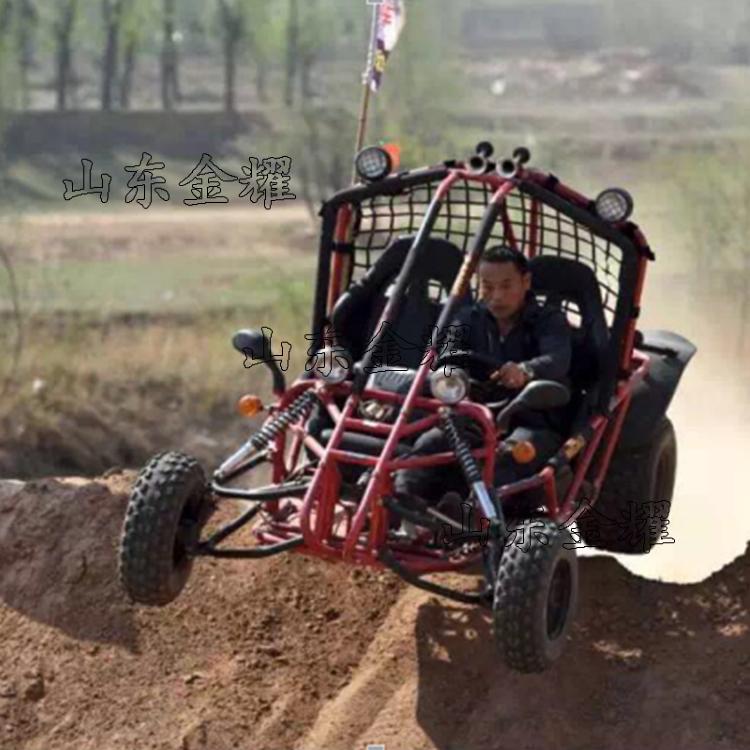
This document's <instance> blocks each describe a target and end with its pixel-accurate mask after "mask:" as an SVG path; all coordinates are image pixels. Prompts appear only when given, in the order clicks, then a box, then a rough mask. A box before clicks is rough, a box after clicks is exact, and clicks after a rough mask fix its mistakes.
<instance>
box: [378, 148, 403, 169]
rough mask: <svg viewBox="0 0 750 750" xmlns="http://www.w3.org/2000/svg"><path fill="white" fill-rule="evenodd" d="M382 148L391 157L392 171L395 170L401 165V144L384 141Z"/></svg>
mask: <svg viewBox="0 0 750 750" xmlns="http://www.w3.org/2000/svg"><path fill="white" fill-rule="evenodd" d="M380 148H382V149H383V151H385V152H386V153H387V154H388V156H390V157H391V172H395V171H397V170H398V168H399V167H400V166H401V146H399V145H398V144H397V143H383V144H382V145H381V146H380Z"/></svg>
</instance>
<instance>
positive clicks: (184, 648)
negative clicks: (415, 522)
mask: <svg viewBox="0 0 750 750" xmlns="http://www.w3.org/2000/svg"><path fill="white" fill-rule="evenodd" d="M132 480H133V474H132V473H112V474H110V475H109V476H106V477H104V478H102V479H101V480H98V481H96V482H83V481H81V482H76V481H73V480H66V481H59V480H43V481H37V482H31V483H27V484H26V485H23V484H20V483H18V484H14V483H0V633H2V639H0V747H2V748H3V750H21V749H22V748H23V749H24V750H26V749H28V750H56V749H58V748H60V749H62V748H65V750H68V749H71V750H110V749H111V750H130V749H131V748H138V750H145V749H146V748H158V749H159V750H162V749H163V750H167V749H172V748H174V749H175V750H178V749H179V750H182V749H183V748H184V749H187V750H196V749H199V748H200V749H202V750H223V749H224V748H234V747H237V748H243V749H244V748H248V750H249V749H250V748H253V749H255V748H259V749H261V750H266V749H269V750H273V749H276V748H278V750H318V749H320V750H322V748H326V749H327V750H338V749H339V748H341V749H342V750H343V749H344V748H346V749H347V750H349V749H351V748H364V746H365V745H366V744H367V743H384V744H385V745H386V747H387V748H388V747H390V748H414V749H415V750H416V749H417V748H441V749H442V748H445V749H446V750H447V749H448V748H458V747H461V748H468V749H469V750H471V749H472V748H477V749H478V748H482V749H483V750H484V749H485V748H514V750H518V749H521V748H542V749H543V748H548V747H549V748H552V747H554V748H559V747H570V748H573V747H574V748H576V749H577V750H578V749H585V748H592V750H593V748H597V750H601V749H602V748H605V749H606V748H613V749H614V748H618V749H619V748H628V749H629V748H632V747H643V748H652V747H653V748H655V747H657V746H667V747H679V748H686V749H689V748H695V749H696V750H699V749H700V750H705V749H706V748H709V747H711V748H727V749H730V748H731V749H732V750H734V749H735V748H736V749H739V748H740V747H742V746H743V743H744V742H745V740H742V739H741V738H742V737H745V738H746V737H747V732H746V727H745V726H744V723H743V722H744V716H743V710H742V709H743V707H746V706H747V705H748V704H749V703H750V677H748V673H749V672H750V670H748V667H750V634H749V632H748V630H749V626H750V619H749V618H748V609H749V608H750V606H749V605H750V591H749V590H748V585H749V581H750V552H748V553H746V554H745V555H744V556H743V557H741V558H739V559H738V560H736V561H735V562H733V563H732V564H731V565H729V566H727V567H725V568H724V569H723V570H721V571H720V572H719V573H717V574H715V575H714V576H712V577H711V578H710V579H708V580H707V581H704V582H703V583H701V584H697V585H690V586H678V585H668V584H662V583H658V582H653V581H646V580H644V579H640V578H638V577H636V576H633V575H632V574H630V573H628V572H627V571H626V570H625V569H623V568H622V567H621V566H620V565H619V564H618V563H617V562H616V561H615V560H613V559H608V558H600V557H596V558H586V559H583V560H582V561H581V564H582V565H581V567H582V570H581V574H582V592H581V594H582V596H581V601H582V603H581V609H580V612H579V616H578V618H577V621H576V624H575V627H574V630H573V634H572V637H571V642H570V644H569V648H568V651H567V653H566V655H565V657H564V658H563V660H562V661H561V662H560V663H559V664H558V665H556V666H555V667H554V668H553V669H552V670H551V671H550V672H548V673H546V674H544V675H535V676H523V677H522V676H520V675H515V674H513V673H511V672H509V671H508V670H507V669H505V668H504V667H503V666H502V665H501V664H500V663H499V662H498V659H497V658H496V656H495V653H494V647H493V643H492V639H491V627H490V622H489V618H488V616H487V614H486V613H484V612H481V611H478V610H475V609H472V608H468V607H464V606H461V605H456V604H452V603H449V602H446V601H444V600H438V599H437V598H435V597H432V596H430V595H427V594H425V593H423V592H420V591H417V590H415V589H411V588H408V587H405V586H403V585H402V584H400V583H399V582H398V581H397V580H396V579H395V578H393V577H392V576H391V575H390V574H385V573H376V572H373V571H367V570H360V569H353V568H348V567H344V566H340V565H330V564H326V563H322V562H318V561H316V560H311V559H308V558H303V557H301V556H295V555H291V554H290V555H286V556H281V557H276V558H271V559H268V560H262V561H257V562H242V561H222V562H215V561H210V560H206V561H200V563H199V564H198V565H197V566H196V570H195V573H194V575H193V579H192V580H191V582H190V584H189V585H188V589H187V590H186V592H185V593H184V594H183V596H182V597H181V598H180V599H178V601H177V602H175V603H174V604H172V605H170V606H169V607H167V608H164V609H147V608H141V607H135V606H133V605H131V604H130V603H129V602H128V601H127V600H126V599H125V598H124V596H123V594H122V593H121V592H120V590H119V588H118V586H117V583H116V563H115V550H116V544H117V537H118V534H119V529H120V524H121V521H122V516H123V513H124V509H125V503H126V497H127V492H128V490H129V487H130V484H131V482H132ZM462 581H463V585H467V582H466V579H465V578H460V577H455V580H454V581H453V583H454V584H457V583H459V584H460V583H461V582H462Z"/></svg>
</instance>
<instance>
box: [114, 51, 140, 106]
mask: <svg viewBox="0 0 750 750" xmlns="http://www.w3.org/2000/svg"><path fill="white" fill-rule="evenodd" d="M137 50H138V42H137V41H136V39H135V38H131V39H128V41H127V42H126V43H125V53H124V55H123V70H122V77H121V78H120V96H119V99H120V109H129V108H130V95H131V93H132V91H133V75H134V73H135V56H136V52H137Z"/></svg>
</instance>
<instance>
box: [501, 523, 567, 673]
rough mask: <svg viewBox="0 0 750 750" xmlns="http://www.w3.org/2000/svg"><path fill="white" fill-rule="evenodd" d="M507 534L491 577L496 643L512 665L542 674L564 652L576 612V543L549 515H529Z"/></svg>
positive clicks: (522, 670) (525, 670)
mask: <svg viewBox="0 0 750 750" xmlns="http://www.w3.org/2000/svg"><path fill="white" fill-rule="evenodd" d="M509 532H510V536H509V537H508V541H507V542H506V549H505V552H504V554H503V556H502V559H501V561H500V566H499V568H498V573H497V578H496V581H495V592H494V599H493V605H492V609H493V619H494V626H495V628H494V629H495V641H496V643H497V646H498V649H499V651H500V653H501V655H502V656H503V658H504V660H505V663H506V664H507V665H508V666H509V667H510V668H511V669H515V670H517V671H519V672H543V671H544V670H545V669H547V668H548V667H549V666H550V665H551V664H552V663H553V662H554V661H555V660H556V659H558V658H559V657H560V655H561V654H562V651H563V648H564V646H565V638H566V636H567V634H568V632H569V630H570V626H571V623H572V621H573V616H574V614H575V609H576V604H577V601H578V558H577V556H576V551H575V544H574V542H573V539H572V538H571V536H570V534H569V532H568V531H567V529H564V528H560V527H558V526H557V525H556V524H555V523H553V522H552V521H550V520H549V519H541V518H537V519H528V520H525V521H522V522H519V524H518V525H517V526H516V527H515V529H514V528H512V527H511V528H510V529H509ZM514 535H515V536H514Z"/></svg>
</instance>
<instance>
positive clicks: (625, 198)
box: [596, 188, 633, 224]
mask: <svg viewBox="0 0 750 750" xmlns="http://www.w3.org/2000/svg"><path fill="white" fill-rule="evenodd" d="M596 213H597V214H599V216H600V217H601V218H602V219H604V221H608V222H610V223H612V224H616V223H617V222H619V221H625V219H627V218H628V217H629V216H630V214H631V213H633V198H632V197H631V195H630V193H629V192H628V191H627V190H623V189H622V188H609V189H608V190H604V191H603V192H601V193H599V196H598V197H597V199H596Z"/></svg>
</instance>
